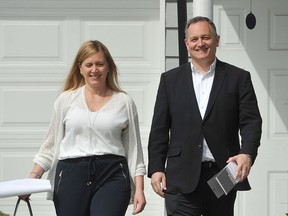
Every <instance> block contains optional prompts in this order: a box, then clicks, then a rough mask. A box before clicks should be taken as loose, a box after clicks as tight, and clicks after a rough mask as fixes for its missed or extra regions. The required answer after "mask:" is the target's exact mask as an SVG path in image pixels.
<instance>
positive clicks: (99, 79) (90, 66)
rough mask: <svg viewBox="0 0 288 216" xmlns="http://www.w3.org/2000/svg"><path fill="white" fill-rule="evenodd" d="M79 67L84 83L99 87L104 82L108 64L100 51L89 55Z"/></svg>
mask: <svg viewBox="0 0 288 216" xmlns="http://www.w3.org/2000/svg"><path fill="white" fill-rule="evenodd" d="M79 67H80V73H81V74H82V76H83V77H84V80H85V83H86V85H88V86H90V87H101V86H103V85H105V84H106V77H107V73H108V71H109V66H108V62H107V60H106V58H105V56H104V53H103V52H102V51H99V52H97V53H96V54H94V55H91V56H89V57H88V58H87V59H85V60H84V61H83V62H82V64H80V66H79Z"/></svg>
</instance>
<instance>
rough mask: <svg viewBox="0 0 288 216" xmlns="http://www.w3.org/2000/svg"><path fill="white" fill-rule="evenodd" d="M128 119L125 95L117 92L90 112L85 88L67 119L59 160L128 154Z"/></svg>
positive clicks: (79, 94)
mask: <svg viewBox="0 0 288 216" xmlns="http://www.w3.org/2000/svg"><path fill="white" fill-rule="evenodd" d="M128 122H129V120H128V113H127V108H126V104H125V99H124V98H123V94H120V93H117V92H114V93H113V95H112V97H111V98H110V99H109V100H108V101H107V102H106V103H105V104H104V105H103V106H102V107H101V108H100V109H99V110H98V111H97V112H91V111H90V110H89V108H88V105H87V103H86V97H85V88H82V91H78V92H77V94H76V95H75V97H74V98H73V101H72V103H71V104H70V105H69V107H68V110H67V114H66V116H65V118H64V122H63V123H64V125H65V135H64V139H63V140H62V142H61V144H60V154H59V160H62V159H67V158H76V157H86V156H92V155H104V154H114V155H120V156H125V149H124V147H123V143H122V139H121V136H122V133H123V131H124V129H125V128H127V127H128Z"/></svg>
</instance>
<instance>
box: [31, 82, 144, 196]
mask: <svg viewBox="0 0 288 216" xmlns="http://www.w3.org/2000/svg"><path fill="white" fill-rule="evenodd" d="M81 88H83V87H80V88H78V89H77V90H74V91H65V92H63V93H61V94H60V95H59V97H58V98H57V99H56V101H55V103H54V110H53V114H52V119H51V122H50V125H49V129H48V132H47V134H46V136H45V137H44V140H43V143H42V145H41V147H40V150H39V152H38V153H37V154H36V155H35V157H34V159H33V162H34V163H36V164H38V165H40V166H41V167H42V168H43V169H44V170H45V171H48V170H49V173H48V177H47V178H48V179H49V180H50V182H51V185H52V192H48V194H47V199H49V200H52V199H53V189H54V179H55V173H56V165H57V163H58V156H59V149H60V143H61V141H62V139H63V137H64V131H65V128H64V124H63V120H64V118H65V115H66V112H67V108H68V106H69V105H70V102H71V101H72V99H73V96H74V95H75V92H76V91H81ZM120 94H123V98H125V103H126V107H127V110H128V118H129V127H128V130H126V131H125V132H124V133H123V135H122V142H123V145H124V148H125V153H126V158H127V161H128V167H129V171H130V176H131V179H132V181H131V201H132V200H133V197H134V192H135V176H139V175H145V174H146V169H145V164H144V159H143V151H142V145H141V139H140V131H139V122H138V114H137V109H136V106H135V104H134V102H133V100H132V98H131V97H130V96H129V95H127V94H125V93H120Z"/></svg>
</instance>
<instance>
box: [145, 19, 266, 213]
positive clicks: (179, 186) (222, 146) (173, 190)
mask: <svg viewBox="0 0 288 216" xmlns="http://www.w3.org/2000/svg"><path fill="white" fill-rule="evenodd" d="M185 33H186V39H185V44H186V47H187V50H188V51H189V53H190V56H191V59H192V61H191V63H187V64H184V65H181V66H180V67H178V68H175V69H172V70H170V71H168V72H166V73H163V74H162V75H161V80H160V84H159V89H158V94H157V98H156V103H155V108H154V116H153V121H152V126H151V132H150V137H149V144H148V153H149V165H148V176H149V177H151V185H152V187H153V190H154V191H155V192H156V193H157V194H158V195H160V196H162V197H165V204H166V208H167V214H168V215H169V216H170V215H173V216H178V215H182V216H200V215H203V216H212V215H213V216H233V214H234V213H233V209H234V202H235V199H236V191H237V190H249V189H250V185H249V183H248V180H247V176H248V174H249V171H250V168H251V166H252V164H253V163H254V160H255V158H256V156H257V149H258V147H259V145H260V137H261V125H262V119H261V116H260V113H259V109H258V105H257V99H256V95H255V92H254V89H253V85H252V82H251V77H250V73H249V72H247V71H244V70H242V69H240V68H237V67H235V66H233V65H230V64H228V63H225V62H221V61H220V60H219V59H217V58H216V49H217V47H218V46H219V39H220V36H219V35H217V32H216V27H215V25H214V23H213V22H212V21H211V20H209V19H208V18H206V17H195V18H193V19H191V20H189V21H188V23H187V26H186V30H185ZM239 132H240V135H241V144H240V140H239ZM231 161H234V162H236V163H237V170H236V173H235V175H236V176H239V177H240V183H238V184H237V185H236V187H235V188H234V190H232V191H231V192H230V193H228V195H227V196H222V197H220V198H219V199H217V197H216V196H215V195H214V193H213V191H212V190H211V189H210V187H209V185H208V184H207V181H208V180H209V179H210V178H212V177H213V176H214V175H215V174H216V173H217V172H219V171H220V170H221V169H222V168H223V167H224V166H225V165H227V163H229V162H231Z"/></svg>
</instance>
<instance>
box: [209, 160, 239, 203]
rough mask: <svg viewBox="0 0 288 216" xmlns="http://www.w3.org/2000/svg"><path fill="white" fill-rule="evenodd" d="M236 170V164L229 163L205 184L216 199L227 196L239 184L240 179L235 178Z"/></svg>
mask: <svg viewBox="0 0 288 216" xmlns="http://www.w3.org/2000/svg"><path fill="white" fill-rule="evenodd" d="M236 169H237V164H236V163H235V162H230V163H229V164H227V165H226V166H225V167H224V168H223V169H222V170H221V171H220V172H218V173H217V174H216V175H215V176H213V178H211V179H210V180H209V181H208V182H207V183H208V184H209V186H210V187H211V189H212V190H213V192H214V193H215V195H216V196H217V198H219V197H221V196H222V195H224V194H226V195H227V194H228V193H229V192H230V191H231V190H232V189H233V187H234V186H235V185H236V184H237V183H238V182H239V180H240V178H239V177H235V172H236Z"/></svg>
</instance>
